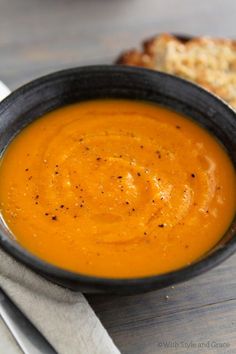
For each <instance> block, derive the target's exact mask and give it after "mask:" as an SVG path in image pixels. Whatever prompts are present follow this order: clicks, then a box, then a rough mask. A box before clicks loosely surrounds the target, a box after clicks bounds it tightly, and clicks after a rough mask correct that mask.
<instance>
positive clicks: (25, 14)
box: [0, 0, 236, 354]
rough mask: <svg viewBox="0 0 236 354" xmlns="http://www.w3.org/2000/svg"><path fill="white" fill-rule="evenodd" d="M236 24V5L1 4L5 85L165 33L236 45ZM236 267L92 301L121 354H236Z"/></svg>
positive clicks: (231, 1)
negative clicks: (227, 39)
mask: <svg viewBox="0 0 236 354" xmlns="http://www.w3.org/2000/svg"><path fill="white" fill-rule="evenodd" d="M235 20H236V1H235V0H224V1H222V0H208V1H203V0H202V1H201V0H199V1H196V0H87V1H86V0H0V79H1V80H3V81H4V82H5V83H6V84H7V85H8V86H9V87H10V88H11V89H14V88H16V87H18V86H19V85H21V84H23V83H25V82H27V81H29V80H31V79H33V78H35V77H37V76H40V75H43V74H46V73H49V72H51V71H54V70H58V69H62V68H67V67H71V66H78V65H84V64H95V63H96V64H97V63H111V62H112V61H113V60H114V59H115V58H116V56H117V55H118V54H119V53H120V51H122V50H123V49H125V48H129V47H133V46H136V45H137V44H138V43H139V42H140V40H141V39H142V38H147V37H149V36H151V35H153V34H155V33H159V32H162V31H170V32H174V33H187V34H193V35H194V34H201V35H202V34H210V35H216V36H230V37H236V29H235ZM235 262H236V256H234V257H232V258H231V259H229V260H228V261H226V262H224V263H223V264H222V265H221V266H219V267H217V268H215V269H214V270H212V271H210V272H208V273H207V274H205V275H202V276H199V277H198V278H196V279H193V280H191V281H188V282H186V283H182V284H179V285H177V286H175V287H174V288H171V287H170V288H167V289H164V290H161V291H155V292H152V293H149V294H144V295H136V296H129V297H128V296H126V297H115V296H88V300H89V302H90V303H91V305H92V306H93V308H94V310H95V311H96V313H97V314H98V316H99V317H100V319H101V321H102V322H103V324H104V325H105V326H106V328H107V329H108V331H109V333H110V334H111V336H112V337H113V339H114V341H115V343H116V344H117V345H118V347H119V348H120V349H121V351H122V353H127V354H131V353H132V354H154V353H166V354H169V353H190V354H192V353H207V354H208V353H232V354H233V353H236V267H235ZM201 343H202V344H201ZM220 346H221V347H220ZM222 346H223V347H222ZM197 347H198V348H197ZM2 354H6V353H2ZM68 354H69V353H68ZM88 354H90V353H88ZM91 354H92V353H91Z"/></svg>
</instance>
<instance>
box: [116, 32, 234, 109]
mask: <svg viewBox="0 0 236 354" xmlns="http://www.w3.org/2000/svg"><path fill="white" fill-rule="evenodd" d="M117 64H123V65H134V66H141V67H146V68H150V69H154V70H159V71H163V72H167V73H169V74H173V75H176V76H180V77H182V78H185V79H187V80H191V81H193V82H196V83H198V84H199V85H202V86H203V87H205V88H206V89H208V90H209V91H211V92H213V93H215V94H216V95H218V96H220V97H221V98H223V99H224V100H225V101H227V102H228V103H229V104H230V105H231V106H232V107H234V108H235V109H236V42H235V41H233V40H230V39H217V38H211V37H200V38H192V39H189V40H187V39H180V38H177V37H176V36H173V35H171V34H168V33H164V34H161V35H159V36H155V37H153V38H151V39H149V40H147V41H145V42H144V43H143V45H142V49H141V50H136V49H133V50H130V51H127V52H124V53H123V54H122V55H121V56H120V57H119V59H118V60H117Z"/></svg>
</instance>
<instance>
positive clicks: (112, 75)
mask: <svg viewBox="0 0 236 354" xmlns="http://www.w3.org/2000/svg"><path fill="white" fill-rule="evenodd" d="M98 98H126V99H137V100H145V101H151V102H155V103H157V104H161V105H164V106H167V107H169V108H171V109H174V110H175V111H177V112H180V113H182V114H184V115H186V116H189V117H191V118H193V119H194V120H195V121H197V122H198V123H199V124H201V125H202V126H203V127H205V128H206V129H208V130H209V131H210V132H212V133H213V134H214V135H215V136H216V137H217V138H218V139H219V140H220V141H221V143H222V144H223V145H224V147H225V148H226V150H227V151H228V154H229V156H230V158H231V160H232V162H233V164H234V166H235V165H236V115H235V113H234V112H233V110H232V109H230V108H229V107H228V106H227V105H226V104H225V103H223V102H222V101H221V100H220V99H217V98H216V97H215V96H213V95H211V94H209V93H208V92H206V91H204V90H203V89H201V88H200V87H198V86H196V85H193V84H191V83H189V82H186V81H184V80H181V79H178V78H175V77H172V76H170V75H166V74H163V73H158V72H154V71H151V70H145V69H138V68H128V67H121V66H119V67H118V66H95V67H84V68H75V69H70V70H65V71H62V72H58V73H55V74H52V75H48V76H45V77H43V78H41V79H38V80H35V81H33V82H32V83H30V84H28V85H26V86H23V87H22V88H20V89H18V90H16V91H15V92H14V93H12V94H11V95H10V96H9V97H8V98H7V99H5V100H4V101H3V102H2V103H1V104H0V152H3V151H4V149H5V148H6V146H7V145H8V143H9V141H11V140H12V139H13V137H14V136H15V135H16V134H17V133H18V132H19V131H20V130H21V129H22V128H23V127H25V126H26V125H28V124H29V123H30V122H32V121H33V120H35V119H36V118H38V117H40V116H42V115H43V114H45V113H47V112H49V111H52V110H54V109H56V108H58V107H62V106H65V105H68V104H72V103H75V102H79V101H84V100H89V99H98ZM235 230H236V222H235V220H234V222H233V224H232V225H231V228H230V229H229V231H228V232H227V233H226V235H225V236H224V238H223V239H222V241H221V243H220V245H217V246H216V248H215V249H214V250H211V252H210V253H211V256H209V255H207V256H206V257H203V258H204V259H203V260H202V261H201V262H198V263H197V264H196V265H193V266H192V267H191V266H190V267H187V268H185V269H183V270H180V271H177V272H172V273H170V274H166V275H163V276H159V277H158V276H156V277H148V278H143V279H142V280H141V279H133V280H129V281H128V280H127V281H122V280H121V281H118V280H117V281H115V280H113V281H112V280H111V281H110V282H109V281H108V280H106V279H103V280H101V279H98V278H93V277H86V276H79V275H78V274H74V273H71V272H67V271H62V270H59V269H58V268H56V267H53V266H50V265H47V264H46V263H45V262H41V261H38V260H35V258H34V257H33V256H32V257H31V256H29V254H28V253H27V252H26V251H22V249H21V248H20V247H19V245H18V244H16V242H15V241H14V240H10V241H9V232H8V231H7V229H6V227H5V226H4V225H3V224H2V225H0V234H1V235H0V243H1V245H2V246H3V247H4V248H5V250H7V251H8V252H9V253H11V254H12V255H13V256H15V257H16V258H18V259H20V260H21V261H23V262H25V263H26V264H28V265H30V266H31V268H33V269H35V270H36V271H39V272H41V273H42V274H43V275H44V276H47V277H48V278H50V279H51V280H53V281H56V282H57V283H59V284H61V285H64V286H67V287H69V288H72V289H75V290H82V291H89V292H91V291H93V292H94V291H95V292H103V291H104V292H113V293H114V292H115V293H133V292H141V291H148V290H151V289H154V288H160V287H163V286H166V285H169V284H172V283H174V282H177V281H180V280H184V279H187V278H190V277H192V276H194V275H196V274H198V273H201V272H203V271H205V270H207V269H209V268H211V267H213V266H214V265H216V264H218V263H219V262H220V261H222V260H223V259H224V258H226V257H228V256H229V255H230V254H231V253H232V252H233V251H234V250H235V248H236V242H235V238H234V235H235ZM229 246H230V247H229ZM217 254H218V255H217ZM52 268H53V269H52ZM69 273H70V274H73V276H71V277H70V276H68V275H69ZM108 283H109V284H108ZM108 285H109V286H108Z"/></svg>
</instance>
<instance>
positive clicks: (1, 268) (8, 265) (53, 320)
mask: <svg viewBox="0 0 236 354" xmlns="http://www.w3.org/2000/svg"><path fill="white" fill-rule="evenodd" d="M8 93H9V90H8V88H7V87H6V86H5V85H4V84H3V83H1V81H0V100H1V98H3V97H4V95H5V96H7V94H8ZM0 285H1V287H2V288H3V289H4V290H5V292H6V293H7V294H8V295H9V296H10V298H11V299H12V300H13V301H14V302H15V304H16V305H17V306H18V307H19V308H20V309H21V310H22V311H23V312H24V313H25V314H26V315H27V317H28V318H29V319H30V320H31V321H32V323H33V324H34V325H35V326H36V327H37V328H38V329H39V330H40V332H41V333H42V334H43V335H44V336H45V337H46V338H47V339H48V341H49V342H50V343H51V344H52V345H53V347H54V348H55V349H56V351H57V352H58V353H59V354H113V353H114V354H118V353H120V352H119V350H118V349H117V347H116V346H115V345H114V343H113V341H112V339H111V338H110V337H109V335H108V333H107V331H106V330H105V328H104V327H103V326H102V324H101V322H100V321H99V319H98V318H97V316H96V315H95V313H94V312H93V310H92V308H91V307H90V305H89V304H88V302H87V301H86V299H85V298H84V296H83V295H82V294H81V293H75V292H72V291H70V290H67V289H64V288H62V287H60V286H57V285H55V284H53V283H51V282H49V281H47V280H45V279H44V278H42V277H41V276H39V275H37V274H36V273H34V272H32V271H31V270H29V269H28V268H26V267H25V266H23V265H21V264H20V263H19V262H17V261H16V260H14V259H13V258H12V257H10V256H9V255H7V254H6V253H5V252H4V251H3V250H1V249H0ZM5 335H6V330H5V328H4V327H3V326H0V352H1V353H12V354H18V353H21V351H20V350H18V348H17V347H16V346H15V344H14V343H13V344H12V347H11V348H8V347H7V348H4V349H3V347H2V345H3V344H2V343H3V342H4V340H3V336H5ZM8 344H9V342H8Z"/></svg>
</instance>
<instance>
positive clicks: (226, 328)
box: [87, 256, 236, 354]
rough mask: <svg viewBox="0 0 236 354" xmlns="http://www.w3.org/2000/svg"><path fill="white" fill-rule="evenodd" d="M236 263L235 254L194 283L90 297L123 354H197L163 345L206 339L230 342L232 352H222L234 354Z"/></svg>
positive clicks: (235, 347)
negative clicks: (132, 292)
mask: <svg viewBox="0 0 236 354" xmlns="http://www.w3.org/2000/svg"><path fill="white" fill-rule="evenodd" d="M235 261H236V256H233V257H231V259H229V260H228V261H226V262H224V263H223V264H222V265H221V266H219V267H217V268H215V269H214V270H212V271H210V272H208V273H206V274H203V275H201V276H199V277H197V278H195V279H192V280H190V281H188V282H185V283H182V284H178V285H175V286H174V287H168V288H166V289H162V290H157V291H154V292H151V293H147V294H140V295H135V296H123V297H118V296H104V295H99V296H94V295H89V296H87V298H88V300H89V302H90V304H91V305H92V307H93V308H94V309H95V311H96V313H97V314H98V316H99V317H100V319H101V320H102V322H103V324H104V325H105V326H106V328H108V329H109V333H110V334H111V335H112V337H113V338H114V340H115V342H116V343H117V345H118V346H119V347H120V348H121V350H122V353H148V354H154V353H157V350H158V352H161V353H170V352H171V350H172V352H176V353H184V352H189V353H193V352H194V351H191V350H193V349H195V348H191V350H190V351H186V349H184V348H164V347H160V345H161V343H164V342H177V343H181V342H182V341H183V342H186V343H190V342H191V341H193V342H194V343H201V342H207V341H208V340H209V341H212V342H214V341H216V342H219V343H220V342H227V343H229V345H230V347H229V348H227V349H228V351H218V352H219V353H226V352H229V353H231V352H232V353H235V352H236V340H235V332H236V277H235V276H236V271H235V269H234V265H235ZM177 349H178V351H175V350H177ZM196 352H197V351H196ZM199 352H200V351H199ZM202 352H203V351H202ZM210 352H216V351H214V350H212V351H207V353H210Z"/></svg>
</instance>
